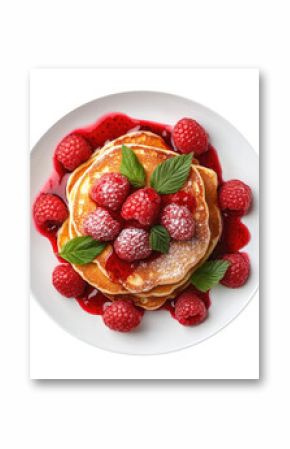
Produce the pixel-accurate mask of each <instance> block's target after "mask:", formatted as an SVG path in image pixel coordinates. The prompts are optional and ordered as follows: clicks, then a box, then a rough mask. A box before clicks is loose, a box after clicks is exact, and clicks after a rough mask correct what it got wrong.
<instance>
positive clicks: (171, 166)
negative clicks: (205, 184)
mask: <svg viewBox="0 0 290 449" xmlns="http://www.w3.org/2000/svg"><path fill="white" fill-rule="evenodd" d="M191 163H192V153H189V154H183V155H182V156H175V157H172V158H171V159H167V160H166V161H165V162H162V163H161V164H159V165H158V166H157V167H156V168H155V170H154V172H153V173H152V175H151V178H150V185H151V187H153V189H155V190H156V192H158V193H160V194H167V193H176V192H178V190H180V189H181V187H182V186H183V185H184V183H185V181H186V180H187V178H188V175H189V172H190V167H191Z"/></svg>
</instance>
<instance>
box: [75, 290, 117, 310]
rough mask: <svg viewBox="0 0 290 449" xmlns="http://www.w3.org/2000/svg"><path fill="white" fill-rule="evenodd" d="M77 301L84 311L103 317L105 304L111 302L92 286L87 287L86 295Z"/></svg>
mask: <svg viewBox="0 0 290 449" xmlns="http://www.w3.org/2000/svg"><path fill="white" fill-rule="evenodd" d="M76 300H77V302H78V303H79V305H80V306H81V308H82V309H83V310H85V311H86V312H88V313H91V314H92V315H103V313H104V310H105V307H104V306H105V303H109V302H110V301H109V300H108V298H106V297H105V296H104V295H103V294H102V293H101V292H99V291H97V290H96V289H94V288H92V287H90V286H88V287H87V292H86V294H85V295H84V296H82V297H81V298H76Z"/></svg>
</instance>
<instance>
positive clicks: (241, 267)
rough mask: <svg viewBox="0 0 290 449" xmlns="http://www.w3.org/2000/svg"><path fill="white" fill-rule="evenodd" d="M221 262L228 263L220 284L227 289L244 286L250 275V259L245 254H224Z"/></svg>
mask: <svg viewBox="0 0 290 449" xmlns="http://www.w3.org/2000/svg"><path fill="white" fill-rule="evenodd" d="M222 260H227V261H228V262H230V266H229V268H228V269H227V271H226V274H225V275H224V277H223V279H222V280H221V281H220V282H221V284H223V285H225V286H226V287H229V288H239V287H241V286H242V285H244V284H245V283H246V281H247V279H248V277H249V274H250V259H249V256H248V255H247V254H246V253H232V254H225V255H224V256H223V257H222Z"/></svg>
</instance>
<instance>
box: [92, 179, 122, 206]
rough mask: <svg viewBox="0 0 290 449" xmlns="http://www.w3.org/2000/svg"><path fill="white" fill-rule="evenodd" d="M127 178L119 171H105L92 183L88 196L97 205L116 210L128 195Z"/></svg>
mask: <svg viewBox="0 0 290 449" xmlns="http://www.w3.org/2000/svg"><path fill="white" fill-rule="evenodd" d="M129 191H130V184H129V181H128V179H127V178H126V177H125V176H123V175H121V174H120V173H106V174H105V175H103V176H102V177H101V178H100V179H98V180H97V181H96V182H95V184H94V185H93V187H92V189H91V192H90V196H91V198H92V200H93V201H95V202H96V203H97V204H98V205H99V206H103V207H107V208H108V209H111V210H114V211H115V210H118V209H120V207H121V206H122V204H123V202H124V201H125V199H126V198H127V196H128V195H129Z"/></svg>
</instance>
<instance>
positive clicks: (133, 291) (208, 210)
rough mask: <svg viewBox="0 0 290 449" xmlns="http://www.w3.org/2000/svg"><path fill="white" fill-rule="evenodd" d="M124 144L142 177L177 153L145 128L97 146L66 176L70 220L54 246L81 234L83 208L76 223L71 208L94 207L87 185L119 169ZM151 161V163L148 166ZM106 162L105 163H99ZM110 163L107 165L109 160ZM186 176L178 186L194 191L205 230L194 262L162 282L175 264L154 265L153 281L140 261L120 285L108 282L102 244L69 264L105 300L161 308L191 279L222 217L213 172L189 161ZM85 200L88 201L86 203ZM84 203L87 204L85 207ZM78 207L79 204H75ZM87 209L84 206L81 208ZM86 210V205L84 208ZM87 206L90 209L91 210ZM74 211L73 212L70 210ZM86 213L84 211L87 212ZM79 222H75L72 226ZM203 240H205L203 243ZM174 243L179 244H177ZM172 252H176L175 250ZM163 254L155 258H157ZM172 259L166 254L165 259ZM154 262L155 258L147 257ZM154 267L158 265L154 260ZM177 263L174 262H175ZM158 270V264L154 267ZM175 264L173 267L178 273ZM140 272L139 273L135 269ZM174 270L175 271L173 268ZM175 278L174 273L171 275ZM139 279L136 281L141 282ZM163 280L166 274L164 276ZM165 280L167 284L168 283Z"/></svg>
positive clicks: (218, 231)
mask: <svg viewBox="0 0 290 449" xmlns="http://www.w3.org/2000/svg"><path fill="white" fill-rule="evenodd" d="M124 143H125V144H126V145H127V146H129V147H131V148H132V149H133V151H134V152H135V153H136V154H137V156H138V158H139V159H140V160H141V162H142V164H143V165H144V166H145V171H146V174H147V181H148V178H149V176H150V173H152V171H153V170H154V168H155V166H156V165H157V164H158V163H160V162H161V161H163V160H165V159H167V158H168V157H173V156H175V155H176V154H175V153H174V152H172V151H170V150H169V149H168V146H167V145H166V144H165V142H164V141H163V139H162V138H161V137H160V136H157V135H155V134H152V133H150V132H142V131H138V132H133V133H130V134H127V135H125V136H121V137H120V138H118V139H116V140H114V141H113V142H109V143H108V144H107V145H105V147H103V148H102V149H101V150H98V151H96V152H95V153H94V154H93V155H92V157H91V158H90V159H89V160H88V161H87V162H85V163H84V164H82V165H81V166H80V167H79V168H78V169H76V170H75V171H74V172H73V173H72V174H71V176H70V178H69V180H68V183H67V198H68V201H69V208H70V212H71V213H70V218H69V220H67V221H66V222H65V223H64V225H63V226H62V228H61V229H60V230H59V233H58V247H59V249H60V248H61V247H62V246H63V244H64V243H65V242H66V241H67V240H69V239H70V238H73V237H75V236H77V235H82V227H81V226H82V218H83V214H84V208H81V210H82V213H80V214H79V215H78V214H77V217H78V218H79V221H78V222H76V221H75V220H72V219H71V218H72V217H74V214H73V213H74V211H75V206H76V205H78V204H79V202H80V201H81V204H83V205H87V206H89V208H90V207H92V209H91V210H94V209H95V208H96V205H95V203H93V202H92V201H91V200H90V198H89V196H88V191H89V189H90V186H91V183H92V182H94V180H95V179H97V177H99V176H101V175H102V174H103V173H106V172H108V171H119V166H120V161H121V145H122V144H124ZM152 160H154V162H155V163H154V164H152ZM104 161H107V162H104ZM108 161H109V163H108ZM193 164H196V165H193V167H192V170H191V172H192V173H191V175H190V178H189V180H188V182H187V183H186V185H185V186H184V187H183V190H188V191H190V190H194V192H195V196H196V195H197V198H196V199H197V210H196V211H195V214H196V215H195V217H194V218H195V220H196V222H197V225H198V226H197V229H198V228H199V227H200V226H199V225H200V223H201V229H202V230H203V232H204V234H203V233H202V232H201V233H200V235H199V237H201V236H203V237H205V238H204V239H202V238H201V239H200V240H201V242H202V244H200V246H201V247H202V248H203V249H202V250H201V251H199V252H198V255H197V257H195V258H194V260H195V262H194V263H193V264H192V266H191V267H190V266H189V268H185V269H184V266H183V269H182V270H180V272H181V273H182V274H180V276H175V279H172V276H170V279H169V277H168V276H167V282H164V281H163V279H164V270H165V271H166V270H168V272H169V274H170V273H172V272H171V270H170V268H172V267H174V263H171V265H170V264H169V269H168V265H166V263H165V264H164V262H163V263H162V264H161V268H159V270H157V271H159V277H158V276H157V277H156V276H154V278H155V279H154V283H152V279H151V278H150V276H149V278H147V276H146V273H147V274H148V273H149V272H150V270H153V271H151V272H153V273H154V270H156V267H154V265H153V266H149V267H148V263H146V260H145V261H142V262H141V263H140V264H139V267H138V268H137V270H135V272H134V273H133V275H132V277H131V276H130V277H131V279H129V278H130V277H129V278H128V279H127V280H126V281H124V282H123V283H122V285H121V284H119V283H118V282H115V281H112V279H111V278H110V275H109V273H108V272H107V271H106V269H105V263H106V260H107V257H109V255H110V254H111V251H112V246H111V245H107V248H106V249H105V251H103V253H102V254H101V255H100V256H99V257H97V258H96V259H95V261H93V262H91V263H89V264H86V265H73V266H74V268H75V270H76V271H77V272H78V273H79V274H80V275H81V276H82V277H83V278H84V279H85V280H86V281H87V282H88V283H89V284H91V285H92V286H94V287H95V288H97V289H99V290H100V291H102V292H103V293H104V294H105V295H106V296H107V297H108V298H109V299H110V300H112V301H113V300H118V299H120V298H125V297H126V298H128V299H131V300H132V301H134V303H135V304H136V305H138V306H140V307H143V308H144V309H147V310H154V309H158V308H160V307H161V306H162V305H163V304H164V303H165V302H166V301H167V300H170V299H173V298H174V297H175V296H176V295H177V294H178V293H179V292H180V291H182V290H184V289H185V288H186V287H187V285H189V283H190V277H191V275H192V273H193V272H194V271H195V269H197V268H198V266H200V265H201V264H202V263H203V262H204V261H205V260H206V259H207V258H208V257H209V255H210V254H211V252H212V251H213V249H214V247H215V246H216V243H217V241H218V239H219V237H220V234H221V217H220V211H219V208H218V204H217V176H216V174H215V172H213V171H212V170H210V169H208V168H205V167H202V166H199V165H197V164H198V161H197V160H195V159H194V160H193ZM90 203H92V204H91V205H90ZM87 206H86V207H87ZM76 209H78V208H76ZM85 210H86V208H85ZM88 210H90V209H88ZM91 210H90V211H91ZM72 212H73V213H72ZM85 213H88V212H87V210H86V212H85ZM77 225H78V226H77ZM206 242H207V243H206ZM175 243H177V244H184V243H187V244H188V243H191V242H172V243H171V246H172V245H174V244H175ZM178 246H179V245H178ZM195 249H196V246H192V247H191V250H188V252H187V253H186V255H187V256H188V254H189V253H191V254H190V255H191V256H192V254H194V253H195ZM175 251H176V250H175ZM176 255H177V256H178V251H177V252H174V258H175V260H176V259H177V257H176ZM163 256H167V255H162V256H160V257H159V258H158V259H156V260H157V261H159V260H160V259H161V258H163ZM170 258H171V257H170ZM187 259H188V257H186V260H185V261H184V259H182V258H181V263H180V265H181V266H182V265H187V267H188V260H187ZM151 262H154V261H151ZM158 265H159V263H158ZM175 266H176V265H175ZM157 268H158V267H157ZM178 269H179V267H178V266H177V271H178ZM140 272H141V276H140V274H139V273H140ZM173 273H174V272H173ZM173 277H174V276H173ZM140 278H141V283H140ZM165 279H166V276H165ZM168 281H169V282H168Z"/></svg>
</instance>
